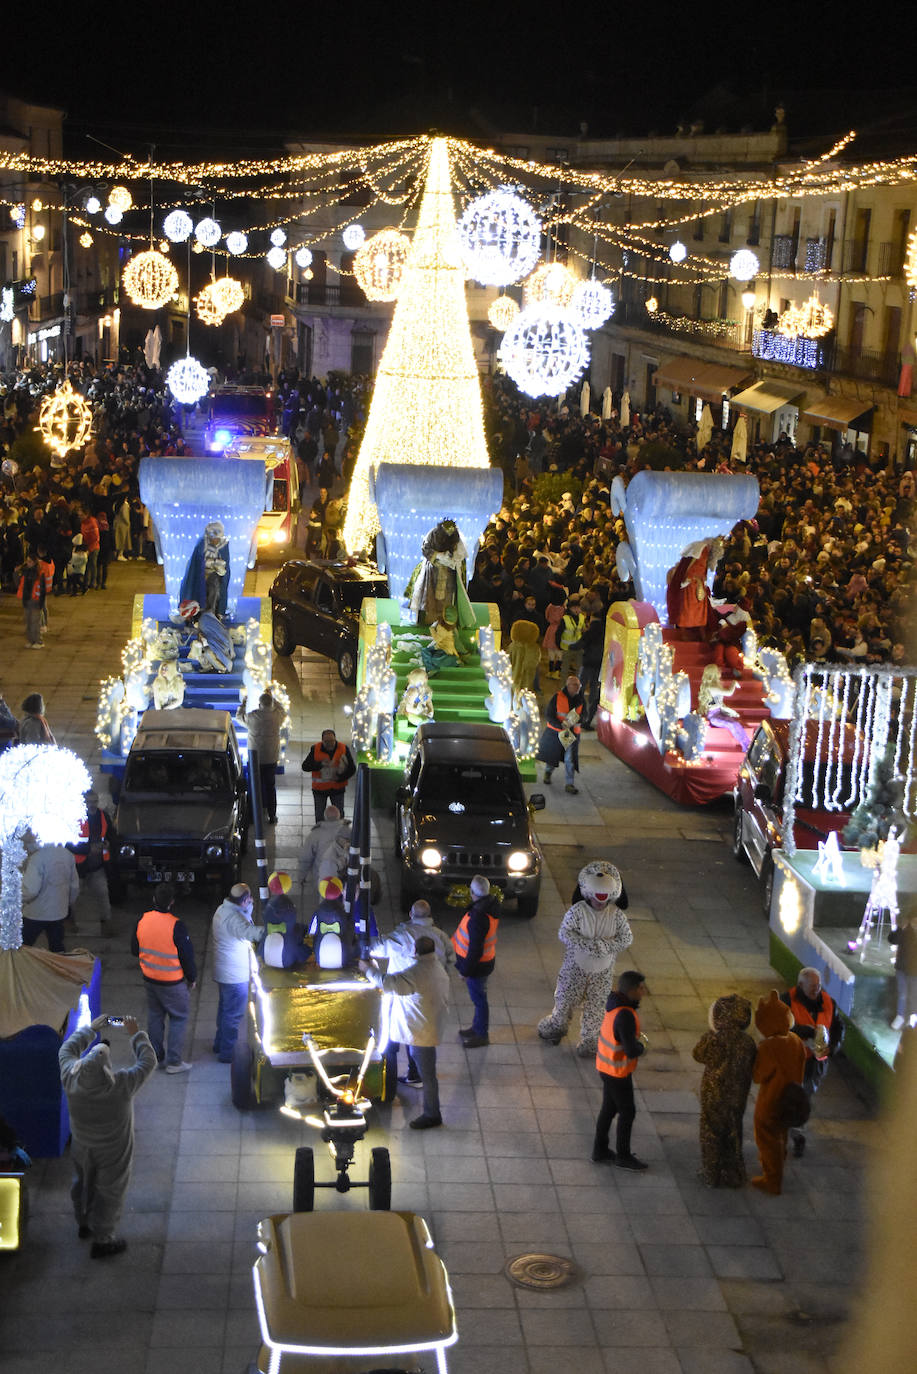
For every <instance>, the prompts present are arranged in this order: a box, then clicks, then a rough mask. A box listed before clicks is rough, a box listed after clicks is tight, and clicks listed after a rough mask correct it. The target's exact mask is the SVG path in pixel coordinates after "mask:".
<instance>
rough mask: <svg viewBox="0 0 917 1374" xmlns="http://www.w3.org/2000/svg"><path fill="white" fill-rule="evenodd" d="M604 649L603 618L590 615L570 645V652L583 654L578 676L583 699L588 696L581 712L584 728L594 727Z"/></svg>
mask: <svg viewBox="0 0 917 1374" xmlns="http://www.w3.org/2000/svg"><path fill="white" fill-rule="evenodd" d="M604 650H605V618H604V616H598V615H593V616H590V617H589V621H588V624H587V625H586V628H585V630H584V631H583V633H582V634H581V635H580V637H579V639H577V640H576V641H575V643H573V644H571V645H570V652H571V653H581V654H582V656H583V657H582V664H581V667H580V674H579V676H580V682H581V683H582V688H583V699H584V700H585V699H586V698H587V697H588V705H587V706H586V709H585V710H584V712H583V729H584V730H593V729H594V728H595V727H594V726H593V724H592V722H593V720H594V718H595V713H596V711H597V710H598V709H599V690H600V687H599V673H600V672H601V668H602V655H603V653H604Z"/></svg>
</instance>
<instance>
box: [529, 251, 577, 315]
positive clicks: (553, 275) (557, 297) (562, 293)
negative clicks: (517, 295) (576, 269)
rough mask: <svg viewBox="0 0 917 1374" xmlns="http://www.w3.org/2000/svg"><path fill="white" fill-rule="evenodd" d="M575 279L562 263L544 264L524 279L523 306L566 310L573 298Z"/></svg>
mask: <svg viewBox="0 0 917 1374" xmlns="http://www.w3.org/2000/svg"><path fill="white" fill-rule="evenodd" d="M575 287H576V278H575V277H574V275H573V273H572V272H571V271H570V270H569V268H566V267H564V265H563V263H562V262H545V263H542V265H541V266H540V267H537V268H536V269H535V271H534V272H533V273H532V275H531V276H530V277H527V278H526V281H525V284H524V286H523V288H522V299H523V303H524V304H525V305H559V306H560V307H561V309H566V307H567V306H568V305H569V304H570V301H571V300H572V298H573V291H574V289H575Z"/></svg>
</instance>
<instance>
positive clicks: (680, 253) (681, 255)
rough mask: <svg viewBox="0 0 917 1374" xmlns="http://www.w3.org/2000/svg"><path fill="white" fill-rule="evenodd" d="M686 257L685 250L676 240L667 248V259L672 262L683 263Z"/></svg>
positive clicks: (678, 240)
mask: <svg viewBox="0 0 917 1374" xmlns="http://www.w3.org/2000/svg"><path fill="white" fill-rule="evenodd" d="M687 256H688V250H687V248H686V247H685V246H684V244H683V243H682V242H681V240H680V239H676V240H675V242H674V243H673V244H671V245H670V247H669V257H670V258H671V260H672V262H684V260H685V258H686V257H687Z"/></svg>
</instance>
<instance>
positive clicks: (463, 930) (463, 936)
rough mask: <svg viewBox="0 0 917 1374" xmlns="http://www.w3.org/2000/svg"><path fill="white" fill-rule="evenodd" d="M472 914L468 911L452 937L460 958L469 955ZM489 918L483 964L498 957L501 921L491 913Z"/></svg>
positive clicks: (482, 953)
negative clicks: (498, 934) (498, 927)
mask: <svg viewBox="0 0 917 1374" xmlns="http://www.w3.org/2000/svg"><path fill="white" fill-rule="evenodd" d="M470 916H471V912H470V911H466V912H465V915H464V916H463V917H462V919H461V920H460V921H459V924H458V929H457V930H456V932H455V934H454V935H453V937H452V948H453V949H454V950H455V952H456V954H457V955H458V956H459V958H460V959H465V958H467V956H468V948H469V945H470V941H469V939H468V919H469V917H470ZM487 919H488V921H489V922H490V924H489V925H488V927H487V934H486V935H485V936H484V948H483V949H482V951H481V963H482V964H487V963H489V962H490V960H491V959H496V957H497V926H498V925H499V924H500V922H499V921H498V920H497V917H496V916H491V915H490V914H489V913H488V916H487Z"/></svg>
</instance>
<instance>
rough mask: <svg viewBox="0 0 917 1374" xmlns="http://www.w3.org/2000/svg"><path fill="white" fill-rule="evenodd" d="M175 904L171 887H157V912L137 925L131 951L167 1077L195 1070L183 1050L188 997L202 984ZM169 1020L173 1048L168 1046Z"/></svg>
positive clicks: (154, 1042) (146, 914) (154, 1043)
mask: <svg viewBox="0 0 917 1374" xmlns="http://www.w3.org/2000/svg"><path fill="white" fill-rule="evenodd" d="M174 901H175V888H174V887H173V886H172V884H171V883H158V884H157V885H156V889H155V891H154V892H153V909H152V910H151V911H145V912H144V913H143V915H142V916H141V917H140V920H139V921H138V922H137V926H136V929H135V930H134V934H133V938H132V939H131V951H132V953H134V954H136V955H138V956H139V959H140V972H141V973H142V974H143V982H144V986H145V987H146V1005H147V1023H148V1033H149V1037H150V1041H151V1043H152V1046H153V1049H154V1050H155V1051H156V1058H157V1060H158V1061H159V1064H160V1067H162V1066H165V1071H166V1073H186V1072H187V1070H188V1069H190V1068H191V1065H190V1064H187V1063H185V1061H184V1060H183V1059H182V1050H183V1048H184V1041H185V1027H186V1025H187V1022H188V1009H189V1004H190V1000H191V999H190V997H189V995H188V994H189V992H190V990H191V989H192V988H193V987H194V985H195V983H196V982H197V968H196V966H195V963H194V948H193V946H192V944H191V936H190V935H189V934H188V931H187V929H186V927H185V923H184V921H180V920H179V919H178V917H177V916H175V915H173V913H172V904H173V902H174ZM166 1018H168V1022H169V1034H168V1048H165V1047H164V1038H165V1030H166Z"/></svg>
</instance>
